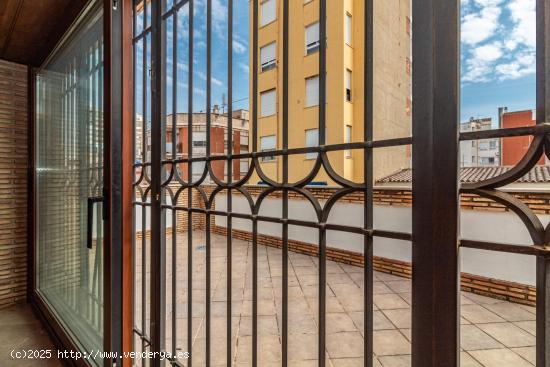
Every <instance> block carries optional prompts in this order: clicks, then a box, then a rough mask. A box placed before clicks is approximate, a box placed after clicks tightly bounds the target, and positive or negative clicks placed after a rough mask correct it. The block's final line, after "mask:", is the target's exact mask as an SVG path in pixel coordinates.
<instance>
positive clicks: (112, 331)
mask: <svg viewBox="0 0 550 367" xmlns="http://www.w3.org/2000/svg"><path fill="white" fill-rule="evenodd" d="M106 3H107V4H108V5H109V6H108V7H106V9H109V11H110V26H109V27H108V28H109V33H108V34H106V35H105V36H107V37H108V40H105V41H104V42H105V46H104V50H105V51H104V60H103V65H104V67H103V69H104V79H105V81H106V85H105V87H104V90H105V92H104V95H103V97H104V102H103V103H104V105H105V107H107V108H106V109H105V111H109V112H108V113H109V115H110V116H109V124H108V125H106V126H105V127H104V131H103V135H104V137H105V138H104V151H105V154H103V162H99V163H100V164H102V165H103V167H104V169H103V175H104V177H105V179H106V180H109V183H108V184H105V183H104V185H103V186H104V188H105V189H108V190H109V191H108V194H107V197H105V198H104V200H103V204H102V205H107V206H108V208H107V210H108V213H109V215H108V218H107V220H106V221H104V224H103V225H104V228H105V229H104V233H105V234H106V238H104V242H106V245H107V246H105V252H104V254H105V255H107V254H109V255H108V258H109V264H107V263H106V264H105V269H107V271H106V273H107V274H109V276H108V277H106V279H104V281H105V287H104V289H105V294H106V296H105V297H104V298H105V304H109V307H108V308H107V310H108V313H107V312H106V313H105V317H104V334H105V335H108V336H109V337H108V342H109V349H108V350H110V351H112V352H116V353H117V355H118V357H117V358H110V357H107V358H106V364H107V365H111V364H112V363H117V364H118V363H119V362H120V360H121V357H120V356H122V327H123V325H122V303H123V301H122V270H123V257H122V255H123V254H122V249H123V247H122V240H123V236H122V227H123V225H125V223H124V222H123V202H122V199H123V198H122V194H123V179H124V178H123V174H122V172H123V166H122V164H123V158H122V156H123V147H122V144H123V142H122V133H123V131H122V119H123V113H124V109H123V106H124V105H125V101H124V100H123V96H124V95H125V92H124V85H123V83H124V80H123V77H122V76H123V73H124V74H126V73H125V72H124V70H123V58H122V52H123V35H125V32H124V29H123V18H122V6H119V7H116V8H115V7H113V6H111V1H110V0H106ZM107 81H108V83H109V84H107ZM124 162H126V160H124ZM105 192H106V193H107V191H105ZM98 218H100V216H99V215H98ZM98 228H100V229H101V226H99V227H98Z"/></svg>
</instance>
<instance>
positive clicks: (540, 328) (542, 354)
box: [536, 256, 550, 367]
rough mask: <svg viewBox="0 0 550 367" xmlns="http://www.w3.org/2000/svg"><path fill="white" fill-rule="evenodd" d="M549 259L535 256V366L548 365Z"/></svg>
mask: <svg viewBox="0 0 550 367" xmlns="http://www.w3.org/2000/svg"><path fill="white" fill-rule="evenodd" d="M549 308H550V260H549V259H547V258H544V257H541V256H539V257H537V326H536V328H537V330H536V335H537V347H536V350H537V351H536V353H537V364H536V366H537V367H548V366H550V348H549V347H548V343H547V340H548V337H549V336H550V317H549V316H548V309H549Z"/></svg>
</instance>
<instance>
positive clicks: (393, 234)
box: [162, 204, 412, 241]
mask: <svg viewBox="0 0 550 367" xmlns="http://www.w3.org/2000/svg"><path fill="white" fill-rule="evenodd" d="M162 208H164V209H170V210H180V211H184V212H188V213H189V212H191V213H198V214H209V215H217V216H221V217H232V218H239V219H247V220H251V221H252V220H257V221H259V222H268V223H276V224H284V223H286V224H288V225H292V226H300V227H308V228H315V229H320V228H324V229H326V230H330V231H339V232H349V233H355V234H360V235H366V236H371V237H380V238H392V239H398V240H403V241H411V239H412V235H411V234H410V233H406V232H397V231H386V230H379V229H374V230H366V229H364V228H362V227H354V226H347V225H344V224H336V223H319V222H313V221H306V220H299V219H283V218H277V217H269V216H263V215H253V214H245V213H228V212H224V211H220V210H209V209H203V208H196V207H193V208H188V207H184V206H179V205H176V206H173V205H169V204H165V205H163V206H162Z"/></svg>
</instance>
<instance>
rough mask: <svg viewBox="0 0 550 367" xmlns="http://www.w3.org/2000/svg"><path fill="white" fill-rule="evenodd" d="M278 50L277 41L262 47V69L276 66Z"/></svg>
mask: <svg viewBox="0 0 550 367" xmlns="http://www.w3.org/2000/svg"><path fill="white" fill-rule="evenodd" d="M276 50H277V48H276V44H275V42H273V43H270V44H269V45H265V46H264V47H262V48H260V62H261V66H262V71H265V70H269V69H271V68H273V67H274V66H275V57H276V56H275V53H276Z"/></svg>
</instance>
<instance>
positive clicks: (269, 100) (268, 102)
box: [260, 89, 277, 117]
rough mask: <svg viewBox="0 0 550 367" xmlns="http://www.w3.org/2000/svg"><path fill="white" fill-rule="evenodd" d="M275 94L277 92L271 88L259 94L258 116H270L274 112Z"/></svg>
mask: <svg viewBox="0 0 550 367" xmlns="http://www.w3.org/2000/svg"><path fill="white" fill-rule="evenodd" d="M276 96H277V93H276V91H275V89H272V90H269V91H267V92H263V93H261V94H260V104H261V106H260V108H261V111H260V114H261V115H260V116H261V117H265V116H271V115H274V114H275V110H276Z"/></svg>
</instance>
